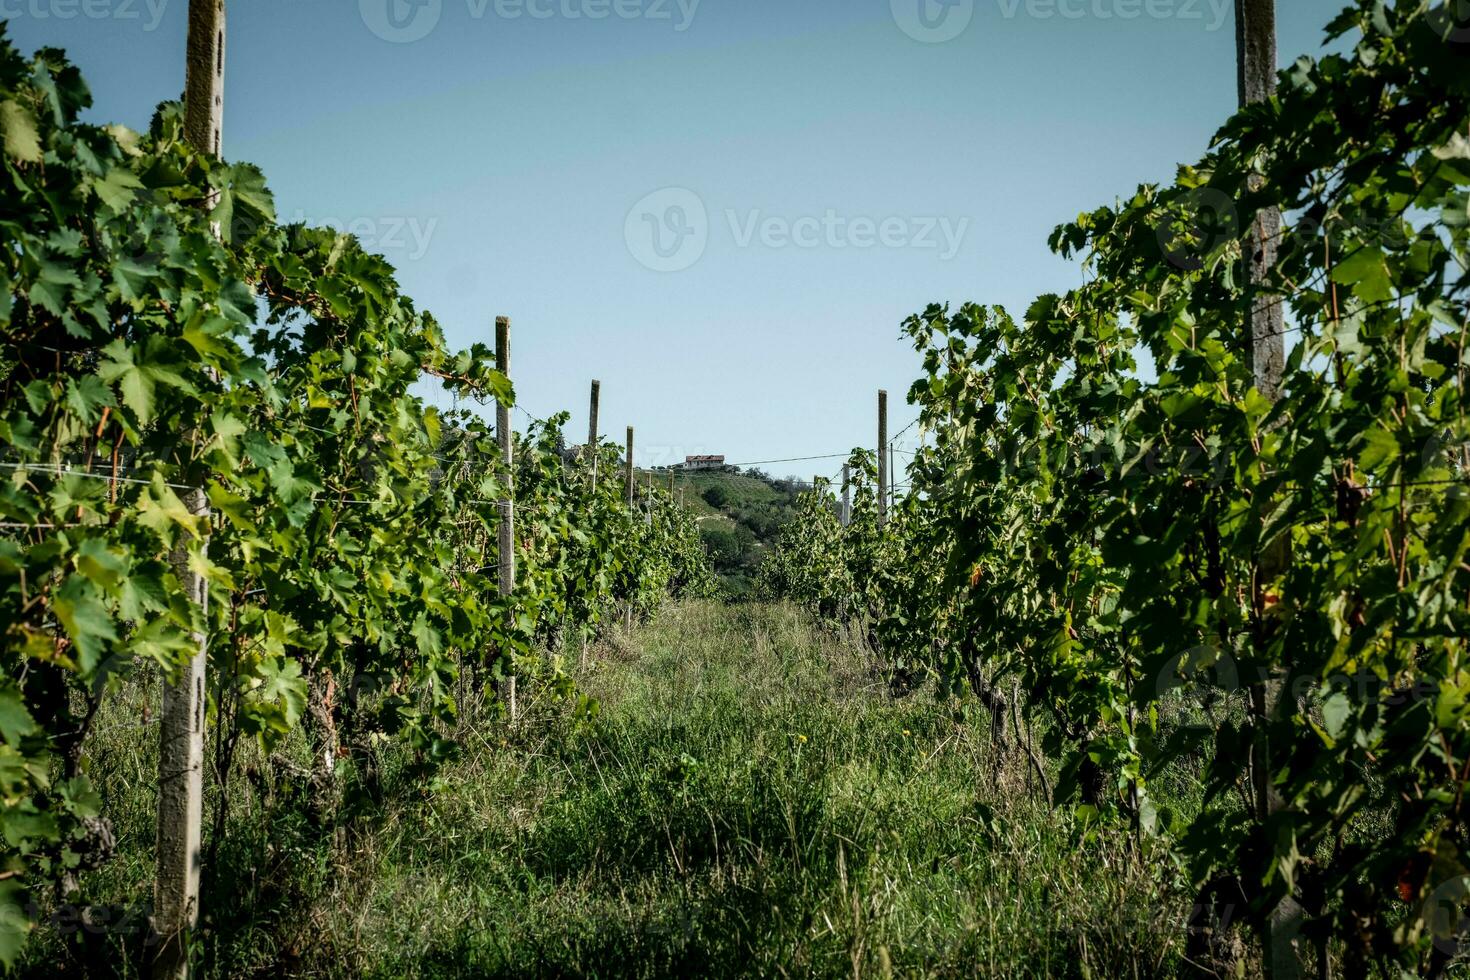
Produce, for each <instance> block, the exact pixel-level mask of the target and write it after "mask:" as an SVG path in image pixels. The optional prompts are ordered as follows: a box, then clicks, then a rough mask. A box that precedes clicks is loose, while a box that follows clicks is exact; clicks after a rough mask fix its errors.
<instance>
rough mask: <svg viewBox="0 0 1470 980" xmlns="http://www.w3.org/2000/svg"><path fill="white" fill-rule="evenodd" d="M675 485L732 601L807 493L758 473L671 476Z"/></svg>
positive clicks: (798, 485)
mask: <svg viewBox="0 0 1470 980" xmlns="http://www.w3.org/2000/svg"><path fill="white" fill-rule="evenodd" d="M667 478H668V477H667V475H665V477H664V479H667ZM674 487H675V493H678V492H679V491H680V490H682V491H683V494H684V503H685V505H686V506H688V507H689V508H690V509H691V510H693V511H695V512H696V513H697V514H698V515H699V518H700V531H701V535H702V537H703V538H704V544H705V547H706V548H708V549H709V553H710V555H711V557H712V558H713V559H714V562H715V570H716V571H717V572H719V574H720V578H721V579H722V580H723V581H724V583H725V589H726V591H727V593H728V594H729V595H730V597H731V598H740V597H742V596H744V595H746V594H747V593H748V592H749V591H750V587H751V584H752V583H753V582H754V580H755V573H756V569H758V568H759V567H760V563H761V559H762V557H763V556H764V554H765V550H766V548H768V547H769V546H770V545H771V544H772V543H773V542H774V541H775V538H776V535H777V534H778V533H779V531H780V529H781V526H782V525H783V524H785V523H786V522H787V520H789V519H790V517H791V515H792V513H793V512H794V508H795V507H796V497H797V494H799V493H801V492H802V491H804V490H807V489H809V486H808V485H807V484H804V483H795V482H793V481H791V480H782V479H774V478H772V477H770V476H768V475H766V474H764V473H761V472H760V471H758V470H751V471H743V472H732V471H727V470H701V471H695V472H690V473H676V474H675V476H674Z"/></svg>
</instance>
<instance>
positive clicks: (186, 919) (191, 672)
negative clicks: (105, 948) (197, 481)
mask: <svg viewBox="0 0 1470 980" xmlns="http://www.w3.org/2000/svg"><path fill="white" fill-rule="evenodd" d="M185 45H186V48H185V76H184V137H185V139H187V140H188V141H189V143H190V145H191V146H193V147H194V148H195V149H196V150H199V151H201V152H203V153H208V154H212V155H214V156H219V155H220V151H221V150H222V149H223V147H224V116H225V4H224V0H190V3H189V29H188V35H187V40H186V41H185ZM215 231H216V234H218V232H219V229H218V228H216V229H215ZM184 504H185V506H187V507H188V509H189V512H190V514H192V515H193V516H194V518H195V520H196V521H197V522H198V527H199V533H200V534H202V535H206V536H207V535H208V533H209V521H210V511H209V498H208V497H207V496H206V495H205V492H204V490H203V489H202V488H201V489H195V490H191V491H189V492H188V493H186V494H185V497H184ZM169 560H170V561H171V562H172V564H173V566H174V570H175V572H176V574H177V575H178V577H179V581H180V583H181V584H182V585H183V586H184V589H185V591H187V592H188V594H189V597H190V599H191V600H192V601H193V602H194V603H195V604H197V605H198V606H199V607H200V608H201V610H204V609H205V608H206V607H207V604H208V597H209V585H208V583H207V582H206V581H205V580H204V577H203V576H202V575H200V574H199V573H198V572H196V571H194V570H193V569H191V568H190V567H189V552H188V549H187V548H186V547H185V546H183V545H180V546H179V547H177V548H175V549H174V550H173V552H172V554H171V555H170V556H169ZM208 642H209V641H208V638H207V637H206V636H205V635H204V634H202V633H195V634H191V636H190V644H191V647H192V653H191V656H190V657H189V661H188V663H186V664H185V665H184V667H183V669H182V670H181V671H180V673H179V676H178V678H177V680H175V681H174V683H172V684H168V683H165V684H164V687H163V702H162V706H161V710H160V712H159V725H158V748H159V752H158V839H157V844H156V850H155V855H154V857H155V861H156V866H155V875H154V882H153V929H154V931H155V932H156V933H157V936H158V939H159V942H158V944H157V950H156V952H155V953H154V956H153V975H154V976H155V977H159V978H168V980H175V978H177V980H182V978H186V977H188V976H189V972H190V971H189V946H190V944H191V939H192V933H193V930H194V927H195V926H196V925H198V922H199V877H200V872H201V871H202V867H201V862H202V860H203V852H202V850H201V848H200V838H201V836H202V827H203V823H204V711H205V687H204V682H205V664H206V655H207V652H208Z"/></svg>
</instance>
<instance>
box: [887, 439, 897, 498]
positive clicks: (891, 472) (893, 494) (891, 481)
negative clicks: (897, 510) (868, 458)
mask: <svg viewBox="0 0 1470 980" xmlns="http://www.w3.org/2000/svg"><path fill="white" fill-rule="evenodd" d="M897 458H898V455H897V453H895V452H894V450H893V444H892V443H890V444H889V446H888V506H889V507H890V508H891V507H897V506H898V463H897V462H896V460H897Z"/></svg>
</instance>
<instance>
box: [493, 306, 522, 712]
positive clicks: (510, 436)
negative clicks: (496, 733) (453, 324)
mask: <svg viewBox="0 0 1470 980" xmlns="http://www.w3.org/2000/svg"><path fill="white" fill-rule="evenodd" d="M495 369H496V370H497V371H499V372H500V373H501V374H503V375H505V376H506V377H507V378H509V377H510V318H509V317H504V316H499V317H496V318H495ZM495 437H496V439H497V440H498V441H499V443H500V479H501V482H502V486H503V487H504V488H505V496H504V497H502V498H501V500H500V527H499V537H498V547H497V548H496V560H497V561H498V562H499V565H500V594H501V595H502V596H509V595H510V594H511V593H512V592H514V591H515V587H516V524H515V521H516V502H515V439H514V433H512V432H511V428H510V406H509V405H507V404H505V403H504V402H497V403H496V405H495ZM509 693H510V720H511V721H515V720H516V708H517V705H516V677H515V674H514V673H512V674H511V676H510V683H509Z"/></svg>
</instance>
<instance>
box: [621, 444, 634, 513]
mask: <svg viewBox="0 0 1470 980" xmlns="http://www.w3.org/2000/svg"><path fill="white" fill-rule="evenodd" d="M623 470H624V477H625V482H626V484H627V486H626V487H625V488H624V489H625V493H624V496H623V499H624V500H625V501H626V502H627V504H628V506H629V507H630V508H631V507H632V506H633V491H634V486H633V427H632V426H631V425H630V426H628V457H627V459H626V460H624V461H623Z"/></svg>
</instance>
